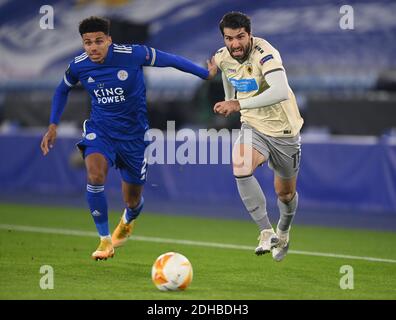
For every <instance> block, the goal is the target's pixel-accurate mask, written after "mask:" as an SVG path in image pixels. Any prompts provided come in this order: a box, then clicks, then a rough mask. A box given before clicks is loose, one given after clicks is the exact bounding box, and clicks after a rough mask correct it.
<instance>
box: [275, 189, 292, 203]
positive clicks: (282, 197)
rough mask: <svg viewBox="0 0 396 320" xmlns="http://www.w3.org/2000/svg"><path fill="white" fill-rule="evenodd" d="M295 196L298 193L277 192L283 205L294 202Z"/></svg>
mask: <svg viewBox="0 0 396 320" xmlns="http://www.w3.org/2000/svg"><path fill="white" fill-rule="evenodd" d="M295 194H296V192H284V191H279V192H277V195H278V199H279V200H280V201H282V202H283V203H289V202H290V201H292V200H293V198H294V195H295Z"/></svg>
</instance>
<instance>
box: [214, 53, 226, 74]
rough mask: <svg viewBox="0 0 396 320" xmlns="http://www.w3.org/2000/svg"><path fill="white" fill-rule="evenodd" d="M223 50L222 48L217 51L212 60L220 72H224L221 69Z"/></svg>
mask: <svg viewBox="0 0 396 320" xmlns="http://www.w3.org/2000/svg"><path fill="white" fill-rule="evenodd" d="M223 50H225V49H224V48H221V49H219V50H218V51H217V52H216V53H215V55H214V60H215V63H216V66H217V68H219V69H220V70H221V71H222V72H223V71H224V70H222V69H221V53H222V52H223Z"/></svg>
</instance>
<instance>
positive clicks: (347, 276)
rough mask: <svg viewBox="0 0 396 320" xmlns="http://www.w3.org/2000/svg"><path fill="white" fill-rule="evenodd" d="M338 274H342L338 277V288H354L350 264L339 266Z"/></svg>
mask: <svg viewBox="0 0 396 320" xmlns="http://www.w3.org/2000/svg"><path fill="white" fill-rule="evenodd" d="M340 274H343V276H342V277H341V279H340V288H341V289H342V290H346V289H349V290H352V289H354V273H353V268H352V266H350V265H347V264H346V265H343V266H341V268H340Z"/></svg>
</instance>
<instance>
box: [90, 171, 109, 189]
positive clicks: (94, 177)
mask: <svg viewBox="0 0 396 320" xmlns="http://www.w3.org/2000/svg"><path fill="white" fill-rule="evenodd" d="M105 181H106V174H105V173H104V172H101V171H99V170H98V171H97V170H92V171H90V172H88V183H89V184H92V185H104V183H105Z"/></svg>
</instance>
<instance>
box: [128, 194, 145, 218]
mask: <svg viewBox="0 0 396 320" xmlns="http://www.w3.org/2000/svg"><path fill="white" fill-rule="evenodd" d="M143 205H144V198H143V197H141V198H140V202H139V204H138V205H137V206H136V207H135V208H133V209H131V208H125V211H124V215H123V219H124V223H126V224H129V223H131V222H132V220H135V219H136V218H137V217H138V216H139V214H140V212H141V211H142V209H143Z"/></svg>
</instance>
